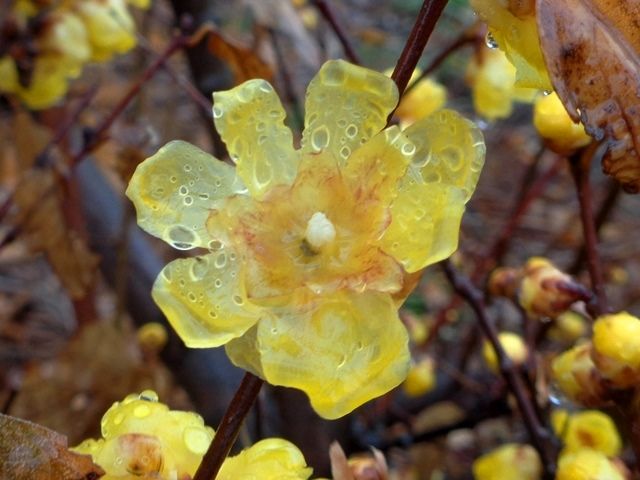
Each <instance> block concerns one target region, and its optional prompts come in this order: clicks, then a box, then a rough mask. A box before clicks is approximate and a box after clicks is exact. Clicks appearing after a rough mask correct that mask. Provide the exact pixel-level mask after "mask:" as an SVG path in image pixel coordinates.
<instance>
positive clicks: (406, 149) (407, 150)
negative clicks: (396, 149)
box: [400, 143, 416, 157]
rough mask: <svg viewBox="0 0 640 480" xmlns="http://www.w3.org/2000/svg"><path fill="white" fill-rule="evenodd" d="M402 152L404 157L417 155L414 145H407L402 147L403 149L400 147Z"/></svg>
mask: <svg viewBox="0 0 640 480" xmlns="http://www.w3.org/2000/svg"><path fill="white" fill-rule="evenodd" d="M400 151H401V152H402V153H403V155H406V156H407V157H409V156H411V155H413V154H414V153H416V147H415V145H413V144H412V143H405V144H404V145H402V147H400Z"/></svg>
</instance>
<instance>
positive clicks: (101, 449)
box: [73, 390, 311, 480]
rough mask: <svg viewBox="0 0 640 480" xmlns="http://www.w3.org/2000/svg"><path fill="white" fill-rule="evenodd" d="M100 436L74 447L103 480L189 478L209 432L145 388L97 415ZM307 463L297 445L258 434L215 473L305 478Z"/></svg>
mask: <svg viewBox="0 0 640 480" xmlns="http://www.w3.org/2000/svg"><path fill="white" fill-rule="evenodd" d="M101 430H102V438H100V439H98V440H93V439H88V440H85V441H84V442H82V443H81V444H80V445H78V446H76V447H73V450H74V451H76V452H78V453H84V454H88V455H91V457H92V459H93V461H94V462H95V463H97V464H98V465H100V467H102V468H103V469H104V470H105V472H106V475H105V476H104V477H102V479H103V480H116V479H122V480H127V479H131V480H132V479H149V480H151V479H154V480H175V479H186V478H192V477H193V475H194V474H195V472H196V470H197V469H198V466H199V465H200V462H201V461H202V457H203V455H204V453H205V452H206V451H207V449H208V447H209V445H210V443H211V441H212V440H213V437H214V431H213V429H212V428H211V427H207V426H206V425H205V424H204V421H203V420H202V417H200V416H199V415H197V414H196V413H193V412H183V411H178V410H170V409H169V407H167V406H166V405H164V404H163V403H160V402H159V401H158V395H157V394H156V393H155V392H153V391H151V390H146V391H144V392H142V393H140V394H131V395H129V396H127V397H126V398H125V399H124V400H123V401H121V402H115V403H114V404H113V405H112V406H111V408H109V410H107V412H106V413H105V414H104V416H103V417H102V421H101ZM310 475H311V468H309V467H307V466H306V462H305V460H304V457H303V455H302V453H301V452H300V450H298V448H297V447H296V446H295V445H293V444H292V443H290V442H288V441H286V440H283V439H281V438H269V439H266V440H262V441H260V442H258V443H256V444H254V445H253V446H251V447H250V448H247V449H245V450H243V451H242V452H240V453H239V454H238V455H237V456H235V457H229V458H227V459H226V460H225V461H224V463H223V464H222V468H221V470H220V473H219V474H218V476H217V477H216V478H218V479H220V480H232V479H233V480H235V479H239V478H260V479H262V480H285V479H286V480H305V479H308V478H309V476H310Z"/></svg>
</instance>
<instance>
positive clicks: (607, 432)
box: [551, 410, 622, 457]
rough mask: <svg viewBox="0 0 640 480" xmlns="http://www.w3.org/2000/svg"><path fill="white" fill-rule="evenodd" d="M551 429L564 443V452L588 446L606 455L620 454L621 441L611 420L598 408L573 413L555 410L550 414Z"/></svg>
mask: <svg viewBox="0 0 640 480" xmlns="http://www.w3.org/2000/svg"><path fill="white" fill-rule="evenodd" d="M551 424H552V425H553V430H554V431H555V432H556V434H557V435H558V436H559V437H560V438H561V439H562V441H563V443H564V446H565V448H564V452H573V451H577V450H580V449H582V448H590V449H593V450H597V451H599V452H602V453H604V454H605V455H606V456H608V457H615V456H616V455H618V454H620V450H621V448H622V441H621V440H620V435H619V434H618V430H617V429H616V426H615V424H614V423H613V420H612V419H611V417H609V415H607V414H605V413H603V412H601V411H599V410H585V411H583V412H578V413H574V414H569V413H567V411H566V410H556V411H554V412H553V413H552V414H551Z"/></svg>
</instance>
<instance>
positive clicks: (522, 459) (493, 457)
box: [473, 443, 542, 480]
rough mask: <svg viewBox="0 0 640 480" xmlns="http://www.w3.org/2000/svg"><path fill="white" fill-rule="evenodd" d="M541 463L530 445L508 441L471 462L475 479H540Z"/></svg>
mask: <svg viewBox="0 0 640 480" xmlns="http://www.w3.org/2000/svg"><path fill="white" fill-rule="evenodd" d="M541 475H542V464H541V463H540V458H539V457H538V453H537V452H536V451H535V450H534V448H533V447H531V446H530V445H523V444H518V443H508V444H506V445H503V446H501V447H499V448H496V449H495V450H493V451H491V452H489V453H487V454H485V455H482V456H481V457H479V458H478V459H477V460H476V461H475V462H473V476H474V478H475V479H476V480H505V479H507V478H513V479H516V478H517V479H518V480H540V478H541Z"/></svg>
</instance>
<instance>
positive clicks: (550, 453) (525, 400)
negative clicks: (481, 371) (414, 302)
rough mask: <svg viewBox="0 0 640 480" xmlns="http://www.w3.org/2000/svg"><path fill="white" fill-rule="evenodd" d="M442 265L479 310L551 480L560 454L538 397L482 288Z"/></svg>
mask: <svg viewBox="0 0 640 480" xmlns="http://www.w3.org/2000/svg"><path fill="white" fill-rule="evenodd" d="M441 266H442V269H443V270H444V273H445V275H446V276H447V279H448V280H449V282H450V283H451V286H452V287H453V289H454V290H455V291H456V292H457V293H458V295H460V296H461V297H463V298H464V299H465V300H466V301H467V302H468V303H469V305H470V306H471V308H472V309H473V311H474V312H475V314H476V317H477V318H478V322H479V324H480V328H481V329H482V331H483V333H484V335H485V337H486V338H487V340H488V341H489V343H491V346H492V347H493V349H494V351H495V353H496V357H497V358H498V364H499V366H500V373H501V374H502V376H503V378H504V380H505V382H506V383H507V386H508V387H509V390H510V391H511V393H513V395H514V397H515V399H516V403H517V405H518V408H519V410H520V413H521V414H522V418H523V420H524V423H525V427H526V428H527V432H528V433H529V436H530V438H531V443H532V445H533V447H534V448H535V449H536V450H537V451H538V454H539V455H540V458H541V460H542V464H543V467H544V478H545V479H547V480H551V479H553V477H554V474H555V469H556V457H557V452H556V448H555V446H554V442H553V437H552V436H551V434H550V432H549V431H548V430H547V429H546V428H545V427H544V426H543V424H542V422H541V419H540V417H539V416H538V414H537V412H536V407H535V406H534V405H533V401H534V400H533V399H532V398H531V397H529V396H528V395H527V393H526V386H525V385H524V382H523V379H522V377H521V376H520V375H519V374H518V372H517V371H516V370H515V368H514V364H513V362H512V361H511V360H510V359H509V357H508V356H507V354H506V353H505V351H504V349H503V348H502V345H501V344H500V341H499V340H498V332H497V330H496V328H495V326H494V325H493V323H492V321H491V320H490V319H489V316H488V315H487V311H486V308H485V305H484V295H483V293H482V291H481V290H480V289H478V288H477V287H476V286H475V285H473V283H472V282H471V280H470V279H469V278H468V277H466V276H464V275H463V274H462V273H460V272H458V271H457V270H456V269H455V268H454V267H453V265H452V264H451V262H450V261H449V260H445V261H443V262H442V263H441Z"/></svg>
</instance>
